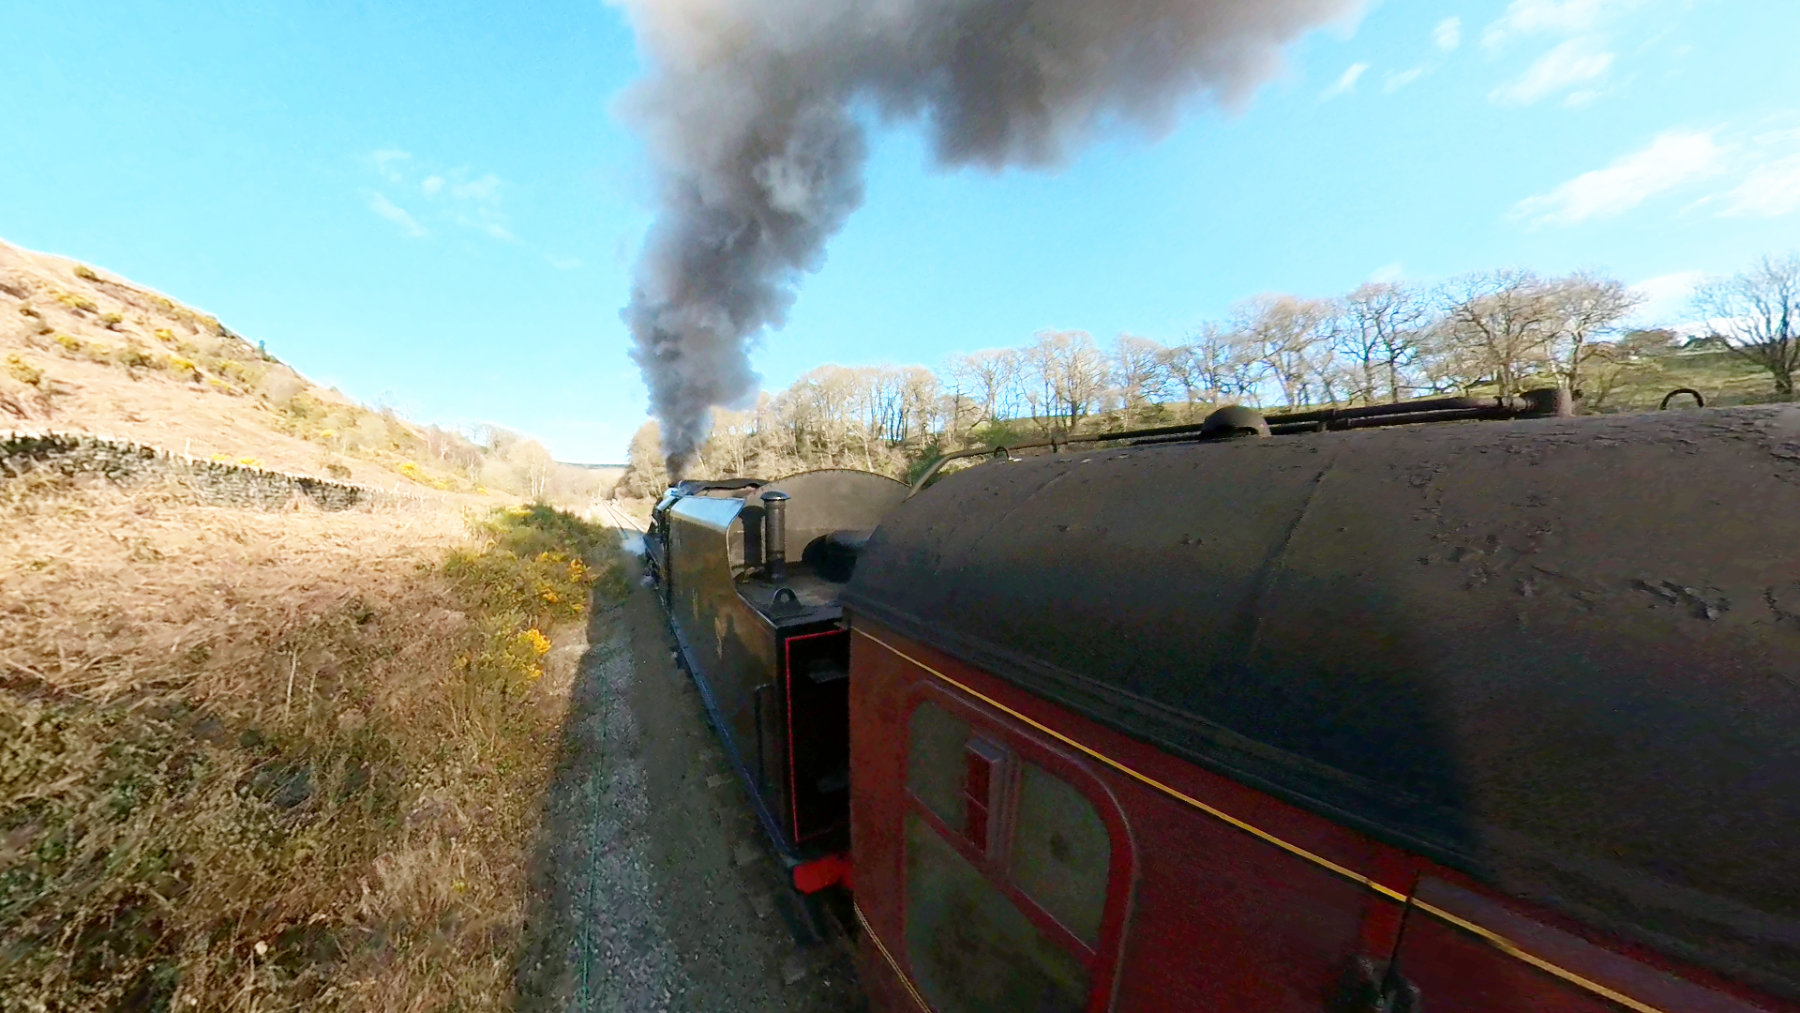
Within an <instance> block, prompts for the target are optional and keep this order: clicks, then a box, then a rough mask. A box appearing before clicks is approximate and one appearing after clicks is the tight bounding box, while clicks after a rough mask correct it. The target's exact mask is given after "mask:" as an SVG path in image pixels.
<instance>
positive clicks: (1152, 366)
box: [1110, 334, 1169, 426]
mask: <svg viewBox="0 0 1800 1013" xmlns="http://www.w3.org/2000/svg"><path fill="white" fill-rule="evenodd" d="M1168 351H1169V350H1168V349H1167V348H1165V347H1163V346H1162V345H1161V344H1160V343H1158V342H1155V341H1151V340H1150V339H1149V338H1140V337H1136V336H1135V335H1131V334H1121V335H1119V336H1118V338H1116V339H1115V340H1114V341H1113V347H1112V355H1111V356H1110V358H1111V359H1112V373H1113V376H1112V379H1113V393H1114V396H1115V397H1117V399H1118V401H1119V405H1120V407H1121V408H1123V409H1124V413H1125V424H1126V425H1127V426H1130V425H1131V424H1132V422H1133V421H1134V420H1136V419H1140V418H1142V417H1144V416H1146V415H1147V414H1149V406H1150V405H1152V404H1157V403H1160V402H1162V401H1164V400H1166V399H1167V398H1168V396H1169V373H1168V370H1167V368H1166V366H1167V359H1168Z"/></svg>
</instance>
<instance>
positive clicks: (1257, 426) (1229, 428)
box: [1200, 404, 1269, 440]
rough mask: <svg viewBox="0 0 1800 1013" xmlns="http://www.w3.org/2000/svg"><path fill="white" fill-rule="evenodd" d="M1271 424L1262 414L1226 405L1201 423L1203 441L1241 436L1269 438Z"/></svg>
mask: <svg viewBox="0 0 1800 1013" xmlns="http://www.w3.org/2000/svg"><path fill="white" fill-rule="evenodd" d="M1267 435H1269V423H1268V422H1267V421H1266V420H1265V419H1264V418H1263V417H1262V413H1261V412H1259V411H1256V410H1254V409H1251V408H1245V407H1244V406H1243V405H1236V404H1234V405H1226V406H1225V407H1223V408H1220V409H1219V410H1218V411H1216V412H1213V413H1212V414H1211V415H1208V416H1207V417H1206V421H1204V422H1202V423H1200V438H1201V439H1203V440H1229V439H1234V438H1236V437H1239V436H1267Z"/></svg>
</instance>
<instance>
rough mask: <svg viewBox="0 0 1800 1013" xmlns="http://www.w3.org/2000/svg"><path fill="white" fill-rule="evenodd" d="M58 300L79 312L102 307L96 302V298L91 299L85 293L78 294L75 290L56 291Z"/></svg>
mask: <svg viewBox="0 0 1800 1013" xmlns="http://www.w3.org/2000/svg"><path fill="white" fill-rule="evenodd" d="M56 301H57V302H59V303H61V304H63V305H64V306H67V307H68V308H70V309H72V310H74V311H76V312H77V313H92V312H93V311H95V310H97V309H99V308H100V307H99V306H98V305H96V304H95V303H94V300H92V299H89V298H88V297H87V296H85V295H77V294H75V293H74V292H58V293H56Z"/></svg>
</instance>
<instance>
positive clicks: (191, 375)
mask: <svg viewBox="0 0 1800 1013" xmlns="http://www.w3.org/2000/svg"><path fill="white" fill-rule="evenodd" d="M169 371H170V372H172V373H174V374H175V375H177V376H182V377H186V378H187V379H189V380H192V381H194V382H195V383H199V382H200V367H199V366H196V365H194V360H192V359H184V358H182V357H181V356H179V355H172V356H170V357H169Z"/></svg>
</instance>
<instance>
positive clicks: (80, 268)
mask: <svg viewBox="0 0 1800 1013" xmlns="http://www.w3.org/2000/svg"><path fill="white" fill-rule="evenodd" d="M74 273H75V277H77V278H80V279H81V280H83V281H99V280H100V276H99V275H98V274H95V273H94V269H93V268H91V267H89V266H87V265H86V264H76V265H75V272H74Z"/></svg>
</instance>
